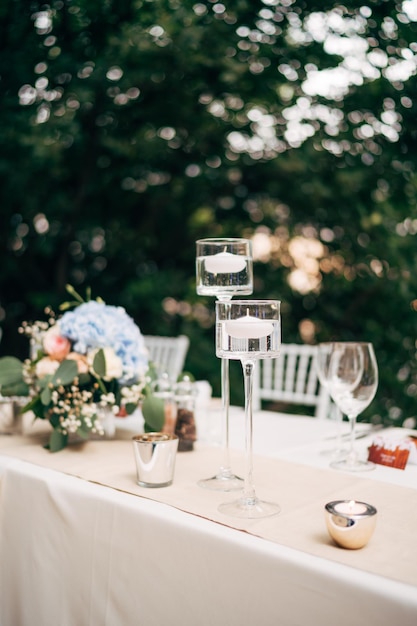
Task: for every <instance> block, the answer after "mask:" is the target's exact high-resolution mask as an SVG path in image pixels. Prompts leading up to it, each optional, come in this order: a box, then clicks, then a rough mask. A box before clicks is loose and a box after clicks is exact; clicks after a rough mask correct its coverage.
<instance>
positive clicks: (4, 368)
mask: <svg viewBox="0 0 417 626" xmlns="http://www.w3.org/2000/svg"><path fill="white" fill-rule="evenodd" d="M21 382H23V363H22V362H21V361H19V359H16V358H15V357H14V356H4V357H2V358H1V359H0V387H2V386H3V385H16V384H19V383H21Z"/></svg>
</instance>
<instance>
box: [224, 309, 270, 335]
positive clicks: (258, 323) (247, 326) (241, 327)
mask: <svg viewBox="0 0 417 626" xmlns="http://www.w3.org/2000/svg"><path fill="white" fill-rule="evenodd" d="M273 330H274V325H273V324H272V322H268V320H262V319H259V318H258V317H253V316H252V315H249V314H247V315H244V316H243V317H239V318H237V319H235V320H230V321H229V322H226V332H227V334H228V335H230V336H231V337H234V338H235V339H262V337H267V336H268V335H270V334H271V333H272V332H273Z"/></svg>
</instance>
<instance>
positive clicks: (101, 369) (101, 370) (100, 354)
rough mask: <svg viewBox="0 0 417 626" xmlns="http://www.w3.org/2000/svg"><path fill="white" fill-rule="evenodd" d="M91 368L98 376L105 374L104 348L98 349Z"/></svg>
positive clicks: (102, 376)
mask: <svg viewBox="0 0 417 626" xmlns="http://www.w3.org/2000/svg"><path fill="white" fill-rule="evenodd" d="M93 370H94V371H95V373H96V374H97V376H99V377H100V378H104V376H105V375H106V357H105V356H104V350H98V351H97V353H96V355H95V357H94V361H93Z"/></svg>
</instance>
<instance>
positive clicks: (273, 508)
mask: <svg viewBox="0 0 417 626" xmlns="http://www.w3.org/2000/svg"><path fill="white" fill-rule="evenodd" d="M280 346H281V318H280V302H279V301H278V300H234V301H231V300H230V301H228V302H220V301H217V302H216V355H217V356H218V357H220V358H222V359H237V360H240V361H241V363H242V369H243V376H244V385H245V422H246V472H245V481H244V487H243V494H242V496H241V497H240V498H238V499H237V500H234V501H232V502H224V503H223V504H221V505H220V506H219V511H220V512H221V513H224V514H226V515H232V516H234V517H240V518H245V519H258V518H263V517H269V516H271V515H276V514H277V513H279V511H280V507H279V506H278V504H275V503H274V502H264V501H262V500H260V499H259V498H258V497H257V496H256V493H255V487H254V482H253V453H252V389H253V371H254V367H255V364H256V362H257V360H258V359H268V358H269V359H271V358H276V357H278V356H279V352H280Z"/></svg>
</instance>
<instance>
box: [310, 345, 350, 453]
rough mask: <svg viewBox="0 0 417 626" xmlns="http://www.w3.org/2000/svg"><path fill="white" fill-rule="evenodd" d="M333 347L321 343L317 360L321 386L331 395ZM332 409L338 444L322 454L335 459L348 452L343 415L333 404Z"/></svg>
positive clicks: (335, 437)
mask: <svg viewBox="0 0 417 626" xmlns="http://www.w3.org/2000/svg"><path fill="white" fill-rule="evenodd" d="M332 346H333V343H332V342H330V341H328V342H323V343H319V344H318V346H317V358H316V371H317V376H318V379H319V381H320V384H321V385H323V387H325V388H326V389H327V391H328V392H329V393H330V391H329V365H330V357H331V355H332ZM331 409H332V418H333V419H332V420H331V421H333V422H336V434H335V436H334V439H336V443H335V445H334V446H332V447H331V448H330V449H326V450H322V451H321V454H331V455H332V456H333V457H335V458H340V457H341V456H342V455H343V454H346V453H347V450H346V449H345V448H343V446H342V424H343V413H342V411H341V410H340V409H339V407H338V406H337V404H333V405H332V407H331Z"/></svg>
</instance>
